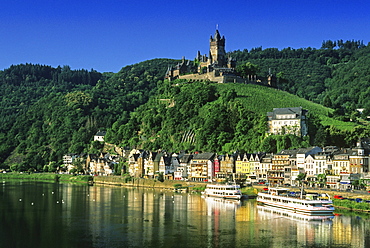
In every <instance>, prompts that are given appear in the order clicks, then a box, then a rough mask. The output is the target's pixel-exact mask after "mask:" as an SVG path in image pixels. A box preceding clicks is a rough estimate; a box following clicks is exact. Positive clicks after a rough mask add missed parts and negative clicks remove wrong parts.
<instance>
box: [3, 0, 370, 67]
mask: <svg viewBox="0 0 370 248" xmlns="http://www.w3.org/2000/svg"><path fill="white" fill-rule="evenodd" d="M369 12H370V1H356V0H352V1H349V0H347V1H342V0H337V1H332V0H321V1H316V0H312V1H297V0H296V1H284V0H279V1H276V0H275V1H264V0H259V1H258V0H257V1H256V0H254V1H250V0H244V1H242V0H235V1H226V0H224V1H219V0H214V1H208V0H203V1H177V0H172V1H168V0H163V1H161V0H159V1H155V0H152V1H140V0H135V1H134V0H131V1H126V0H121V1H118V0H104V1H97V0H90V1H86V0H73V1H70V0H65V1H59V0H53V1H52V0H33V1H27V0H23V1H22V0H13V1H8V0H3V1H1V4H0V34H1V36H0V70H3V69H6V68H8V67H9V66H10V65H12V64H20V63H35V64H45V65H51V66H54V67H56V66H58V65H61V66H63V65H69V66H71V68H73V69H88V70H90V69H92V68H93V69H95V70H97V71H100V72H106V71H112V72H118V71H119V70H120V69H121V68H122V67H124V66H126V65H130V64H135V63H138V62H141V61H145V60H148V59H154V58H174V59H180V58H181V57H182V56H185V57H186V58H188V59H194V57H195V56H196V53H197V51H198V50H200V51H201V53H202V54H206V53H208V49H209V43H208V42H209V36H210V35H211V34H212V35H213V34H214V32H215V28H216V25H218V27H219V31H220V33H221V35H225V37H226V51H233V50H238V49H240V50H243V49H248V50H250V49H251V48H254V47H259V46H262V47H263V48H270V47H275V48H279V49H282V48H286V47H292V48H305V47H314V48H320V46H321V43H322V41H323V40H329V39H330V40H338V39H343V40H352V39H353V40H362V41H364V43H365V44H368V42H370V13H369Z"/></svg>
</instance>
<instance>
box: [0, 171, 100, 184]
mask: <svg viewBox="0 0 370 248" xmlns="http://www.w3.org/2000/svg"><path fill="white" fill-rule="evenodd" d="M0 180H3V181H4V180H35V181H54V182H75V183H90V182H92V181H93V178H92V176H86V175H78V176H75V175H68V174H55V173H30V174H28V173H15V172H14V173H1V174H0Z"/></svg>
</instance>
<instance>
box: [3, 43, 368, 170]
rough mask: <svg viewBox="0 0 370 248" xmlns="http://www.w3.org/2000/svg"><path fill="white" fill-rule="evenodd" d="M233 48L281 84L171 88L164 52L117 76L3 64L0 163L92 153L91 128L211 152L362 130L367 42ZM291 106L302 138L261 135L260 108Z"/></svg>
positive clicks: (132, 141)
mask: <svg viewBox="0 0 370 248" xmlns="http://www.w3.org/2000/svg"><path fill="white" fill-rule="evenodd" d="M231 54H232V56H233V57H235V58H237V59H238V61H239V62H238V63H239V65H238V66H243V64H246V63H247V62H248V63H249V64H252V65H254V69H256V70H255V72H256V73H257V75H259V76H260V77H264V76H266V74H267V73H268V71H269V68H270V70H271V71H272V73H274V74H275V75H276V76H277V81H278V89H273V88H268V87H264V86H258V85H235V84H210V83H199V82H194V83H187V82H183V81H178V82H175V83H179V84H178V85H177V86H173V84H174V82H171V83H170V82H167V81H163V76H164V74H165V72H166V70H167V68H168V66H169V65H174V64H175V63H177V61H174V60H169V59H154V60H149V61H144V62H141V63H138V64H135V65H130V66H126V67H124V68H122V69H121V71H120V72H118V73H100V72H97V71H94V70H90V71H87V70H71V68H69V67H68V66H63V67H57V68H52V67H50V66H44V65H32V64H26V65H23V64H21V65H15V66H11V67H10V68H9V69H6V70H4V71H0V95H1V101H0V104H1V106H0V111H1V116H2V118H1V119H0V166H1V167H11V168H12V169H14V170H27V169H29V168H33V169H37V170H42V169H44V166H45V165H48V164H49V162H50V161H53V163H52V166H46V168H49V169H50V168H52V167H53V166H54V167H55V166H58V165H60V162H61V159H62V156H63V155H64V154H66V153H97V152H98V151H99V149H100V146H99V144H98V143H96V142H92V138H93V135H94V134H95V133H96V132H97V131H98V130H106V131H107V135H106V140H107V141H108V142H110V143H114V144H117V145H119V146H130V147H134V146H135V147H139V148H145V149H151V150H156V149H166V150H168V151H179V150H181V149H184V150H188V151H195V150H198V151H214V152H232V151H235V150H239V151H247V152H254V151H273V152H274V151H277V150H279V149H282V148H290V147H299V146H308V145H338V146H352V144H353V143H354V142H355V141H356V139H357V138H359V137H363V136H368V135H369V129H368V126H367V121H364V120H363V119H361V118H360V117H361V116H360V115H359V114H358V112H356V111H355V109H356V108H365V111H364V116H366V115H368V114H369V110H370V105H369V102H370V92H369V87H368V86H369V70H370V68H369V67H370V47H369V46H364V45H363V44H362V43H361V42H357V41H348V42H340V41H339V42H333V41H326V42H323V46H322V48H321V49H311V48H305V49H291V48H287V49H283V50H280V51H279V50H277V49H271V48H269V49H262V48H255V49H252V50H251V51H247V50H244V51H234V52H232V53H231ZM287 92H290V93H292V94H294V95H291V94H289V93H287ZM295 95H296V96H295ZM299 97H302V98H306V99H308V100H311V102H310V101H307V100H304V99H302V98H299ZM313 102H315V103H313ZM319 104H323V105H325V106H327V107H329V108H325V107H323V106H321V105H319ZM292 105H294V106H302V107H304V108H307V109H308V110H309V113H310V123H309V125H310V134H309V136H308V137H305V138H304V139H300V138H297V137H293V136H289V135H284V136H270V137H268V138H266V136H265V131H266V118H265V114H266V112H267V111H271V110H272V108H274V107H294V106H292ZM350 119H352V121H349V120H350Z"/></svg>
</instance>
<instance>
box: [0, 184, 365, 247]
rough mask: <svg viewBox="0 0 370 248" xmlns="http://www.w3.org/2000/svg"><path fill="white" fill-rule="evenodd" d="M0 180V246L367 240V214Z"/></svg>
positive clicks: (348, 243)
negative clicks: (322, 214)
mask: <svg viewBox="0 0 370 248" xmlns="http://www.w3.org/2000/svg"><path fill="white" fill-rule="evenodd" d="M0 187H1V189H0V221H1V222H0V247H12V248H13V247H20V248H27V247H29V248H34V247H37V248H43V247H45V248H46V247H47V248H49V247H68V248H70V247H79V248H80V247H176V248H180V247H370V222H369V219H370V217H369V218H368V217H367V216H359V215H348V214H341V215H338V216H335V217H333V218H330V219H325V220H315V221H310V220H303V219H300V218H296V216H290V215H286V214H284V213H275V212H276V211H275V212H274V211H271V210H269V209H265V208H263V207H260V206H257V204H256V201H255V200H244V201H241V202H237V201H222V200H219V199H214V198H206V199H204V198H202V197H201V196H199V195H198V194H188V193H173V192H171V191H165V190H158V189H155V190H154V189H143V188H125V187H110V186H86V185H77V184H62V183H44V182H27V181H22V182H19V181H18V182H8V181H7V182H5V181H4V182H2V184H0ZM277 212H279V211H277Z"/></svg>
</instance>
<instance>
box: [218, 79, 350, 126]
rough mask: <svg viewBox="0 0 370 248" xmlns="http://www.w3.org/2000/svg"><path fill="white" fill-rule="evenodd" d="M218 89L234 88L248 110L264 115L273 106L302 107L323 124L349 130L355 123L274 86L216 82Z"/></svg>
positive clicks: (331, 110)
mask: <svg viewBox="0 0 370 248" xmlns="http://www.w3.org/2000/svg"><path fill="white" fill-rule="evenodd" d="M216 87H217V88H218V90H219V91H226V90H235V91H236V92H237V95H238V97H237V99H238V100H239V101H240V102H242V103H243V104H244V105H245V106H246V107H247V108H248V109H249V110H251V111H253V112H256V113H259V114H261V115H265V114H266V113H267V112H271V111H272V110H273V108H288V107H303V108H304V109H307V110H309V113H311V114H313V115H315V116H317V117H318V118H319V119H320V120H321V124H322V125H324V126H334V127H336V128H338V129H340V130H351V129H353V128H354V127H355V126H356V125H355V123H353V122H344V121H339V120H336V119H333V118H330V117H329V114H330V113H333V109H330V108H327V107H324V106H322V105H320V104H317V103H314V102H311V101H308V100H306V99H303V98H300V97H298V96H295V95H292V94H290V93H288V92H286V91H281V90H278V89H275V88H270V87H265V86H260V85H253V84H246V85H240V84H218V85H216Z"/></svg>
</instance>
